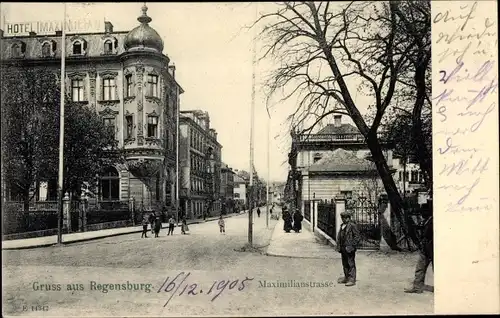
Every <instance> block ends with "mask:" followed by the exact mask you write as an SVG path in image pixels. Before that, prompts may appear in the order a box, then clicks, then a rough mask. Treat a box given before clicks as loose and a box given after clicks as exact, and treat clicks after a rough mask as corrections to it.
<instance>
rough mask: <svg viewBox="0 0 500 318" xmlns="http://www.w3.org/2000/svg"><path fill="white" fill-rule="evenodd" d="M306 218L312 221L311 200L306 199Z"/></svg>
mask: <svg viewBox="0 0 500 318" xmlns="http://www.w3.org/2000/svg"><path fill="white" fill-rule="evenodd" d="M304 218H305V219H306V220H307V221H309V222H311V201H309V200H305V201H304Z"/></svg>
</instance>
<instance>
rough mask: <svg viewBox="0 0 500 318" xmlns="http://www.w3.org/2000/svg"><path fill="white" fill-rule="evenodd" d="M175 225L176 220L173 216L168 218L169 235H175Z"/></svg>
mask: <svg viewBox="0 0 500 318" xmlns="http://www.w3.org/2000/svg"><path fill="white" fill-rule="evenodd" d="M174 227H175V220H174V218H173V217H170V219H168V233H167V235H170V234H172V235H174Z"/></svg>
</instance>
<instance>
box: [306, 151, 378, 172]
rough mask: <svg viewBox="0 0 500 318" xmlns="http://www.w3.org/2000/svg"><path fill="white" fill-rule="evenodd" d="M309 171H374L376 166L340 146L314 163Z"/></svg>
mask: <svg viewBox="0 0 500 318" xmlns="http://www.w3.org/2000/svg"><path fill="white" fill-rule="evenodd" d="M309 171H317V172H319V171H323V172H363V171H365V172H374V171H376V168H375V166H374V164H373V162H371V161H370V160H367V159H364V158H358V157H357V156H356V155H355V154H354V153H353V152H351V151H347V150H345V149H342V148H338V149H336V150H334V151H333V152H331V153H328V154H327V155H326V156H324V157H323V158H321V159H320V160H318V161H317V162H315V163H314V164H312V165H311V166H310V167H309Z"/></svg>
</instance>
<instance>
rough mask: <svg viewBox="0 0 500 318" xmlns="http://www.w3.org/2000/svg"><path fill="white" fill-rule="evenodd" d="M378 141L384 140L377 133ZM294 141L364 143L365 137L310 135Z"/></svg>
mask: <svg viewBox="0 0 500 318" xmlns="http://www.w3.org/2000/svg"><path fill="white" fill-rule="evenodd" d="M377 137H378V138H379V140H384V139H385V134H384V133H377ZM294 141H298V142H338V143H349V142H356V143H364V142H365V137H364V136H363V135H362V134H360V133H348V134H310V135H298V136H297V137H296V138H295V140H294Z"/></svg>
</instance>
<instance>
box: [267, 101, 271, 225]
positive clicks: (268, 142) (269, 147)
mask: <svg viewBox="0 0 500 318" xmlns="http://www.w3.org/2000/svg"><path fill="white" fill-rule="evenodd" d="M268 112H269V110H268ZM268 116H269V117H268V118H267V184H266V229H267V228H269V176H270V165H269V157H270V149H271V139H270V137H269V134H270V130H271V127H270V126H271V116H270V115H269V113H268Z"/></svg>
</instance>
